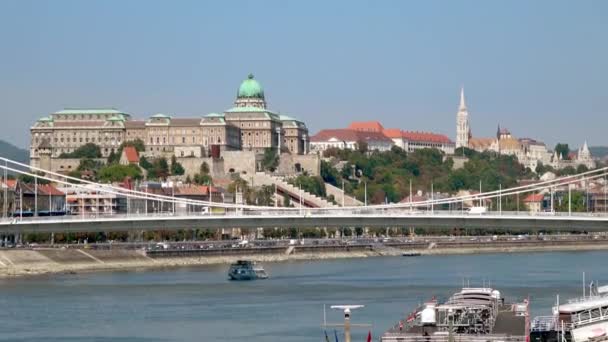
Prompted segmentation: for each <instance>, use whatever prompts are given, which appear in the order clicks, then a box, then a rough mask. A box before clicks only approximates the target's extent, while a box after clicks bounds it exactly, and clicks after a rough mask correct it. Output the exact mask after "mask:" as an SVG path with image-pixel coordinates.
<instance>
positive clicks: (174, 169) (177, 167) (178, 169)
mask: <svg viewBox="0 0 608 342" xmlns="http://www.w3.org/2000/svg"><path fill="white" fill-rule="evenodd" d="M184 172H186V170H184V167H183V166H182V164H180V163H179V162H178V161H177V158H175V155H173V156H171V174H172V175H175V176H181V175H183V174H184Z"/></svg>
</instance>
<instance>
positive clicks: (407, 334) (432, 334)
mask: <svg viewBox="0 0 608 342" xmlns="http://www.w3.org/2000/svg"><path fill="white" fill-rule="evenodd" d="M511 308H512V306H511V305H510V304H505V305H501V306H500V307H499V310H498V314H497V315H496V322H495V323H494V327H493V329H492V331H491V333H489V334H477V335H474V334H452V336H450V335H449V334H448V332H447V327H445V326H444V327H439V326H433V325H424V326H423V325H421V324H420V323H419V322H414V323H412V324H410V325H405V326H404V327H403V329H402V330H401V329H399V322H398V323H397V324H395V326H393V327H392V328H391V329H389V330H388V331H387V332H385V333H384V335H382V337H381V341H382V342H449V341H453V342H489V341H496V342H498V341H505V342H506V341H510V342H525V341H526V317H525V316H522V315H519V314H518V313H517V312H516V311H514V310H512V309H511ZM450 338H451V340H450Z"/></svg>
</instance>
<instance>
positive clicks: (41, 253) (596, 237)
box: [0, 233, 608, 277]
mask: <svg viewBox="0 0 608 342" xmlns="http://www.w3.org/2000/svg"><path fill="white" fill-rule="evenodd" d="M586 250H608V235H607V234H603V233H596V234H576V235H571V234H565V235H564V234H559V235H501V236H496V235H494V236H458V237H454V236H416V237H413V238H411V237H399V238H395V237H389V238H373V239H369V238H352V239H298V240H295V239H290V240H252V241H248V240H219V241H180V242H130V243H95V244H87V243H76V244H53V245H51V244H27V245H6V246H4V247H3V248H0V277H14V276H27V275H39V274H53V273H64V274H66V273H67V274H70V273H79V272H92V271H104V270H106V271H108V270H109V271H116V270H136V269H153V268H165V267H180V266H197V265H209V264H229V263H232V262H235V261H236V260H238V259H243V258H247V259H250V260H254V261H260V262H283V261H294V260H316V259H338V258H365V257H376V256H400V255H419V256H420V257H425V256H429V255H443V254H473V253H516V252H544V251H586Z"/></svg>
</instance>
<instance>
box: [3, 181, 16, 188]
mask: <svg viewBox="0 0 608 342" xmlns="http://www.w3.org/2000/svg"><path fill="white" fill-rule="evenodd" d="M0 183H4V182H0ZM16 185H17V180H16V179H7V180H6V186H7V187H8V188H10V189H14V188H15V186H16Z"/></svg>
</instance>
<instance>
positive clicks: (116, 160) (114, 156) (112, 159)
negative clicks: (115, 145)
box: [108, 151, 122, 164]
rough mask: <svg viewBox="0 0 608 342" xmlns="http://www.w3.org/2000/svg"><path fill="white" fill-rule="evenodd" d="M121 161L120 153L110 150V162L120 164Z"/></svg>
mask: <svg viewBox="0 0 608 342" xmlns="http://www.w3.org/2000/svg"><path fill="white" fill-rule="evenodd" d="M121 153H122V152H121ZM119 162H120V154H119V153H115V152H114V151H112V152H110V155H108V164H118V163H119Z"/></svg>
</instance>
